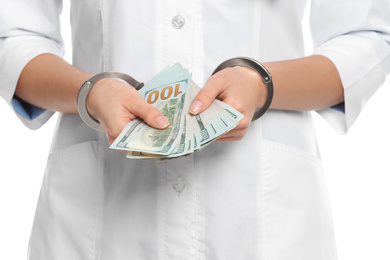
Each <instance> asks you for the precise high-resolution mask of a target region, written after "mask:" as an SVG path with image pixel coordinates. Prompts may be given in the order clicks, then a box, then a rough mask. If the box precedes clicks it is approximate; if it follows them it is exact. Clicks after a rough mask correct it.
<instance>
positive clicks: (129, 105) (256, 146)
mask: <svg viewBox="0 0 390 260" xmlns="http://www.w3.org/2000/svg"><path fill="white" fill-rule="evenodd" d="M305 4H306V1H305V0H277V1H276V0H254V1H233V0H217V1H203V0H191V1H154V0H145V1H131V0H118V1H109V0H100V1H97V0H84V1H77V0H75V1H71V24H72V39H73V64H72V65H70V64H68V63H66V62H65V61H64V60H63V59H62V58H61V56H62V54H63V52H64V50H63V43H62V38H61V33H60V30H59V14H60V12H61V8H62V1H61V0H30V1H7V3H6V1H2V2H0V19H1V20H0V21H1V23H0V94H1V96H2V97H3V98H4V99H5V100H6V101H7V102H8V103H9V104H10V106H12V107H13V108H14V110H15V112H16V114H17V116H19V118H20V119H21V120H22V121H23V123H24V124H25V125H26V126H27V127H29V128H31V129H37V128H39V127H40V126H41V125H43V124H44V123H45V122H46V121H47V120H48V118H50V116H51V115H52V114H53V113H54V112H55V111H58V112H60V116H59V119H58V123H57V127H56V132H55V135H54V138H53V142H52V147H51V151H50V154H49V158H48V162H47V168H46V172H45V178H44V181H43V184H42V189H41V193H40V197H39V202H38V206H37V210H36V215H35V220H34V224H33V229H32V233H31V238H30V244H29V250H28V259H30V260H38V259H39V260H46V259H47V260H49V259H50V260H54V259H55V260H61V259H64V260H65V259H66V260H68V259H72V260H78V259H80V260H81V259H83V260H85V259H102V260H103V259H118V260H121V259H137V260H138V259H139V260H142V259H251V260H252V259H261V260H271V259H272V260H275V259H278V260H284V259H286V260H287V259H288V260H294V259H296V260H313V259H316V260H333V259H336V257H337V256H336V248H335V239H334V232H333V224H332V218H331V212H330V206H329V201H328V198H327V191H326V185H325V182H324V177H323V170H322V166H321V161H320V155H319V150H318V147H317V141H316V136H315V132H314V128H313V125H312V119H311V114H310V111H313V110H315V111H318V113H320V114H321V115H322V116H323V117H324V118H325V119H327V120H328V121H329V122H330V123H331V124H332V125H333V126H334V127H335V128H336V130H338V131H339V132H341V133H345V132H346V131H347V130H348V129H349V128H350V127H351V125H352V124H353V122H354V121H355V119H356V118H357V116H358V115H359V113H360V111H361V109H362V108H363V106H364V104H365V103H366V101H367V100H368V99H369V98H370V97H371V96H372V95H373V94H374V93H375V91H376V90H377V88H378V87H379V86H380V85H381V84H382V83H383V82H384V80H385V76H386V75H387V74H388V72H389V70H390V15H389V11H390V3H389V1H388V0H359V1H356V0H345V1H341V2H340V1H336V0H328V1H323V0H312V2H311V29H312V35H313V41H314V46H315V50H314V52H313V53H312V55H310V56H306V57H305V55H304V46H303V36H302V29H301V19H302V16H303V11H304V8H305ZM237 56H245V57H250V58H252V59H255V60H257V61H259V62H262V63H263V64H264V65H265V67H266V68H267V69H268V70H269V72H270V74H271V75H272V81H273V85H274V97H273V100H272V103H271V107H270V109H269V110H268V111H267V112H266V113H265V114H264V115H263V116H262V117H261V118H260V119H257V120H256V121H253V122H251V118H252V116H253V114H254V113H255V111H256V109H258V108H259V107H261V106H262V104H264V100H265V99H266V97H267V92H266V91H265V84H264V82H263V81H262V79H261V77H260V75H259V74H258V73H256V72H255V71H254V70H251V69H249V68H245V67H234V68H226V69H224V70H221V71H220V72H219V73H217V74H215V75H213V76H211V74H212V72H213V70H214V69H215V68H216V67H217V66H218V65H219V64H220V63H221V62H223V61H225V60H227V59H230V58H233V57H237ZM176 62H180V63H181V64H182V65H183V66H184V67H185V68H188V69H189V70H190V71H191V72H192V74H193V79H194V81H195V82H197V83H199V84H202V85H204V87H203V90H202V91H201V92H200V94H199V95H198V96H197V97H196V99H195V101H194V102H193V103H192V106H191V108H190V110H191V112H193V113H199V112H201V111H203V110H204V109H206V108H207V107H208V105H209V104H210V103H211V102H212V100H214V99H215V98H218V99H221V100H223V101H225V102H226V103H228V104H230V105H232V106H233V107H235V108H236V109H238V110H239V111H240V112H242V113H243V114H244V115H245V118H244V119H243V120H242V121H241V122H240V124H239V125H238V126H237V127H236V128H235V129H234V130H232V131H230V132H229V133H227V134H226V135H224V136H223V137H222V138H220V139H218V140H217V142H216V143H213V144H212V145H210V146H208V147H206V148H205V149H204V150H202V151H199V152H196V153H194V154H191V155H188V156H185V157H182V158H177V159H172V160H166V161H156V160H145V161H142V160H128V159H126V158H125V156H124V154H123V153H121V152H118V151H113V150H110V149H109V144H110V143H112V142H113V140H114V139H115V138H116V137H117V136H118V134H119V133H120V131H121V130H122V129H123V127H124V126H125V125H126V123H128V122H129V121H131V120H133V119H134V118H136V117H141V118H143V119H144V120H145V121H146V122H147V123H148V124H150V125H151V126H153V127H156V128H165V127H167V125H168V124H169V122H167V120H166V118H165V117H164V116H163V115H162V114H161V113H160V112H158V111H157V110H155V109H154V108H152V107H151V106H150V105H149V104H147V103H146V102H145V101H144V100H143V99H142V98H141V97H140V96H139V94H138V93H137V91H136V90H135V89H134V88H132V87H130V86H129V85H127V84H125V83H123V82H122V81H118V80H116V79H103V80H100V81H99V82H97V83H96V84H95V85H94V86H93V88H92V90H91V92H90V93H89V95H88V98H87V100H86V102H87V108H88V112H89V113H90V114H92V115H94V116H96V117H97V118H98V120H99V122H100V124H101V125H102V127H103V129H104V131H105V134H104V133H101V132H98V131H95V130H94V129H92V128H90V127H88V126H87V125H86V124H85V123H84V122H83V121H82V120H81V118H80V116H79V115H78V108H77V94H78V92H79V89H80V87H81V85H82V84H83V83H84V82H85V81H86V80H88V79H89V78H90V77H92V76H93V75H95V74H97V73H100V72H105V71H118V72H123V73H126V74H129V75H131V76H132V77H134V78H135V79H138V80H140V81H147V80H148V79H150V78H152V77H153V75H155V74H156V73H157V72H159V71H160V70H161V69H163V68H164V67H165V66H167V65H171V64H174V63H176Z"/></svg>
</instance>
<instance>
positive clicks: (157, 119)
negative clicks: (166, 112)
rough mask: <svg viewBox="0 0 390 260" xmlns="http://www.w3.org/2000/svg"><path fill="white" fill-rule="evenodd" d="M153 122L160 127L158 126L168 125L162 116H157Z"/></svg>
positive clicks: (165, 126)
mask: <svg viewBox="0 0 390 260" xmlns="http://www.w3.org/2000/svg"><path fill="white" fill-rule="evenodd" d="M154 122H155V123H156V124H157V125H158V126H159V127H160V128H167V127H168V126H169V122H168V120H167V119H166V118H165V117H164V116H158V117H157V118H156V119H155V120H154Z"/></svg>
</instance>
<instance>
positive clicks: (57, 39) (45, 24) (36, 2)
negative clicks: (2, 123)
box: [0, 0, 63, 129]
mask: <svg viewBox="0 0 390 260" xmlns="http://www.w3.org/2000/svg"><path fill="white" fill-rule="evenodd" d="M61 10H62V0H28V1H21V0H14V1H1V2H0V95H1V97H2V98H4V99H5V101H6V102H7V103H8V104H9V105H10V106H11V108H12V109H13V110H14V111H15V112H16V115H17V116H18V117H19V118H20V119H21V120H22V122H23V123H24V124H25V125H26V126H27V127H29V128H31V129H37V128H39V127H40V126H42V125H43V124H44V123H45V122H46V121H47V120H48V119H49V118H50V117H51V115H52V114H53V113H54V112H52V111H46V110H43V109H40V108H38V107H35V106H32V105H31V104H28V103H27V102H24V101H23V100H20V99H19V98H17V97H16V96H15V95H14V93H15V88H16V84H17V82H18V79H19V76H20V73H21V72H22V70H23V68H24V67H25V66H26V64H27V63H28V62H29V61H31V60H32V59H33V58H34V57H36V56H38V55H40V54H44V53H51V54H55V55H57V56H62V55H63V41H62V37H61V33H60V25H59V15H60V13H61Z"/></svg>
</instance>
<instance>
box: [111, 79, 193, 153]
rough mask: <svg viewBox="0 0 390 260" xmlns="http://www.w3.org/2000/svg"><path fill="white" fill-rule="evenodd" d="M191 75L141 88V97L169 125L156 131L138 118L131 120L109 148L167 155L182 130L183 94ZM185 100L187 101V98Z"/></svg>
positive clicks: (184, 95) (184, 97)
mask: <svg viewBox="0 0 390 260" xmlns="http://www.w3.org/2000/svg"><path fill="white" fill-rule="evenodd" d="M190 80H191V76H190V75H188V76H187V78H186V79H183V80H181V81H178V82H172V83H171V84H168V85H165V86H161V87H156V88H152V89H148V90H144V92H145V96H144V98H145V99H146V100H147V101H148V102H149V103H151V104H152V105H153V106H155V107H156V108H157V109H158V110H159V111H161V112H162V113H163V114H164V115H165V116H166V117H167V119H168V121H169V126H168V127H167V128H166V129H163V130H160V129H155V128H153V127H150V126H149V125H147V124H145V123H144V122H143V121H142V120H139V119H137V120H133V121H131V122H130V123H129V124H128V125H127V126H126V127H125V129H124V130H123V131H122V133H121V134H120V135H119V137H118V138H117V139H116V140H115V141H114V143H113V144H112V145H111V148H113V149H120V150H128V151H138V152H146V153H154V154H162V155H167V154H170V153H171V152H172V150H173V149H174V148H175V147H176V145H177V143H178V142H179V141H180V137H181V135H182V132H183V125H184V117H183V116H182V114H183V113H184V107H185V102H186V97H187V95H186V93H187V90H188V89H189V82H190ZM187 102H188V101H187Z"/></svg>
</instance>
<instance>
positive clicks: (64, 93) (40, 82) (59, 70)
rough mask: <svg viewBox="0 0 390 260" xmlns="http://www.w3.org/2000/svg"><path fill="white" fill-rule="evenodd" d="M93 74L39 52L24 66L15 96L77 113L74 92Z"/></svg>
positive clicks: (61, 110)
mask: <svg viewBox="0 0 390 260" xmlns="http://www.w3.org/2000/svg"><path fill="white" fill-rule="evenodd" d="M91 76H92V75H91V74H88V73H85V72H83V71H81V70H79V69H77V68H76V67H74V66H72V65H70V64H69V63H67V62H66V61H64V60H63V59H62V58H60V57H58V56H55V55H52V54H42V55H40V56H37V57H35V58H34V59H33V60H31V61H30V62H29V63H28V64H27V65H26V66H25V68H24V69H23V71H22V73H21V75H20V77H19V80H18V84H17V87H16V90H15V95H16V96H18V97H19V98H21V99H23V100H25V101H27V102H28V103H30V104H32V105H35V106H37V107H40V108H44V109H48V110H52V111H60V112H65V113H77V111H78V110H77V94H78V91H79V89H80V87H81V85H82V83H83V82H84V81H86V80H87V79H88V78H90V77H91Z"/></svg>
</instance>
